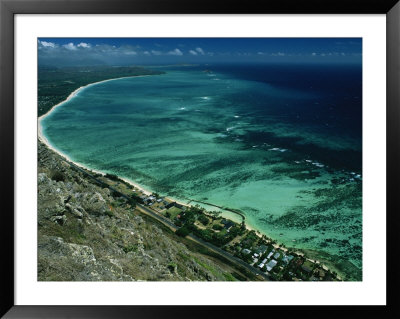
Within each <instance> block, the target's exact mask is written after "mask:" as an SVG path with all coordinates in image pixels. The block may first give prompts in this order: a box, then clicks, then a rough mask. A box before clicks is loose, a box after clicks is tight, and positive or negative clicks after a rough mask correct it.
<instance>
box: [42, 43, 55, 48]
mask: <svg viewBox="0 0 400 319" xmlns="http://www.w3.org/2000/svg"><path fill="white" fill-rule="evenodd" d="M39 44H41V45H42V46H44V47H46V48H55V47H57V44H55V43H53V42H46V41H39Z"/></svg>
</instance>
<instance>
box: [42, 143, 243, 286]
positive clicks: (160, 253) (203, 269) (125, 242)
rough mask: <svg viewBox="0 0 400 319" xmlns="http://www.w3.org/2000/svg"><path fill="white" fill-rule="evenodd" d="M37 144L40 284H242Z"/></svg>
mask: <svg viewBox="0 0 400 319" xmlns="http://www.w3.org/2000/svg"><path fill="white" fill-rule="evenodd" d="M38 143H39V144H38V280H40V281H135V280H146V281H177V280H185V281H187V280H192V281H203V280H234V279H235V278H234V277H233V276H232V273H234V271H233V270H232V269H231V268H230V267H229V266H228V265H225V264H223V263H222V262H220V261H218V260H216V259H212V257H207V256H206V255H203V254H201V253H199V252H196V251H194V250H193V249H192V250H189V249H188V247H187V246H186V245H185V244H184V240H183V239H181V238H179V237H177V236H176V235H175V234H174V233H172V231H170V230H168V229H166V228H164V227H163V226H162V225H159V224H156V222H154V221H152V220H151V219H150V218H149V217H147V216H142V215H140V214H139V212H138V211H136V210H135V209H134V207H132V206H131V205H130V204H129V203H128V202H127V201H126V200H125V199H124V198H121V197H118V196H117V195H116V194H114V193H112V192H110V190H109V189H108V188H106V187H101V186H99V185H97V184H96V183H95V182H94V181H93V180H92V179H90V177H88V176H86V175H85V174H83V173H82V172H80V171H79V170H76V169H75V168H73V167H71V166H70V165H69V164H68V163H67V162H65V161H64V160H63V159H62V158H61V157H60V156H59V155H58V154H56V153H54V152H53V151H51V150H50V149H48V148H47V146H45V145H44V144H42V143H41V142H38Z"/></svg>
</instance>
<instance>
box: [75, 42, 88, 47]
mask: <svg viewBox="0 0 400 319" xmlns="http://www.w3.org/2000/svg"><path fill="white" fill-rule="evenodd" d="M77 47H79V48H85V49H88V48H90V47H91V45H90V44H89V43H85V42H81V43H79V44H78V45H77Z"/></svg>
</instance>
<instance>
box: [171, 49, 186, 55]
mask: <svg viewBox="0 0 400 319" xmlns="http://www.w3.org/2000/svg"><path fill="white" fill-rule="evenodd" d="M167 54H168V55H183V53H182V51H181V50H179V49H175V50H173V51H169V52H168V53H167Z"/></svg>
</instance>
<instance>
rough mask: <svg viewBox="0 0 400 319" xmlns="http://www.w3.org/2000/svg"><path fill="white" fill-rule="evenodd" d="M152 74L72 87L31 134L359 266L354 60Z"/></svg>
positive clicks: (357, 72)
mask: <svg viewBox="0 0 400 319" xmlns="http://www.w3.org/2000/svg"><path fill="white" fill-rule="evenodd" d="M162 70H163V71H165V74H161V75H154V76H144V77H132V78H123V79H117V80H113V81H109V82H103V83H99V84H95V85H92V86H88V87H87V88H84V89H82V90H81V91H80V92H79V93H78V94H77V96H75V97H74V98H72V99H71V100H69V101H68V102H65V103H63V104H62V105H60V106H59V107H57V108H56V109H54V110H53V111H52V112H51V113H50V114H49V116H47V117H46V118H44V119H43V121H42V129H43V134H44V135H45V136H46V138H47V139H48V140H49V142H50V143H51V144H52V145H53V146H54V147H55V148H56V149H58V150H59V151H61V152H62V153H64V154H66V155H67V156H69V157H70V158H71V159H72V160H73V161H76V162H78V163H81V164H83V165H85V166H87V167H88V168H91V169H96V170H100V171H103V172H106V173H111V174H116V175H118V176H121V177H124V178H127V179H130V180H132V181H134V182H136V183H138V184H140V185H141V186H143V187H144V188H147V189H149V190H152V191H155V192H157V193H159V194H161V195H166V196H170V197H173V198H176V199H179V200H181V201H183V202H188V201H191V202H190V203H192V204H195V203H199V202H196V201H200V202H202V204H201V205H203V206H204V207H206V208H208V209H212V210H214V208H213V207H212V206H208V205H206V204H204V203H209V204H214V205H218V206H223V207H228V208H233V209H238V210H240V211H241V212H242V213H243V214H244V215H245V216H246V223H248V224H249V225H250V226H252V227H253V228H256V229H257V230H259V231H260V232H261V233H264V234H266V235H268V236H270V237H272V238H273V239H276V240H277V241H278V242H281V243H283V244H285V245H286V246H288V247H296V248H301V249H312V250H315V251H319V252H321V253H328V254H330V255H334V256H338V257H340V258H341V259H343V260H346V261H349V262H351V263H352V264H353V265H354V266H356V267H357V268H359V269H361V267H362V100H361V98H362V83H361V74H362V73H361V66H353V65H334V66H331V65H253V64H249V65H203V66H193V67H188V66H187V67H175V68H172V67H169V68H163V69H162ZM224 215H226V216H227V217H230V218H232V219H234V220H240V219H238V218H237V216H236V215H234V214H229V213H228V212H226V211H225V212H224Z"/></svg>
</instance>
